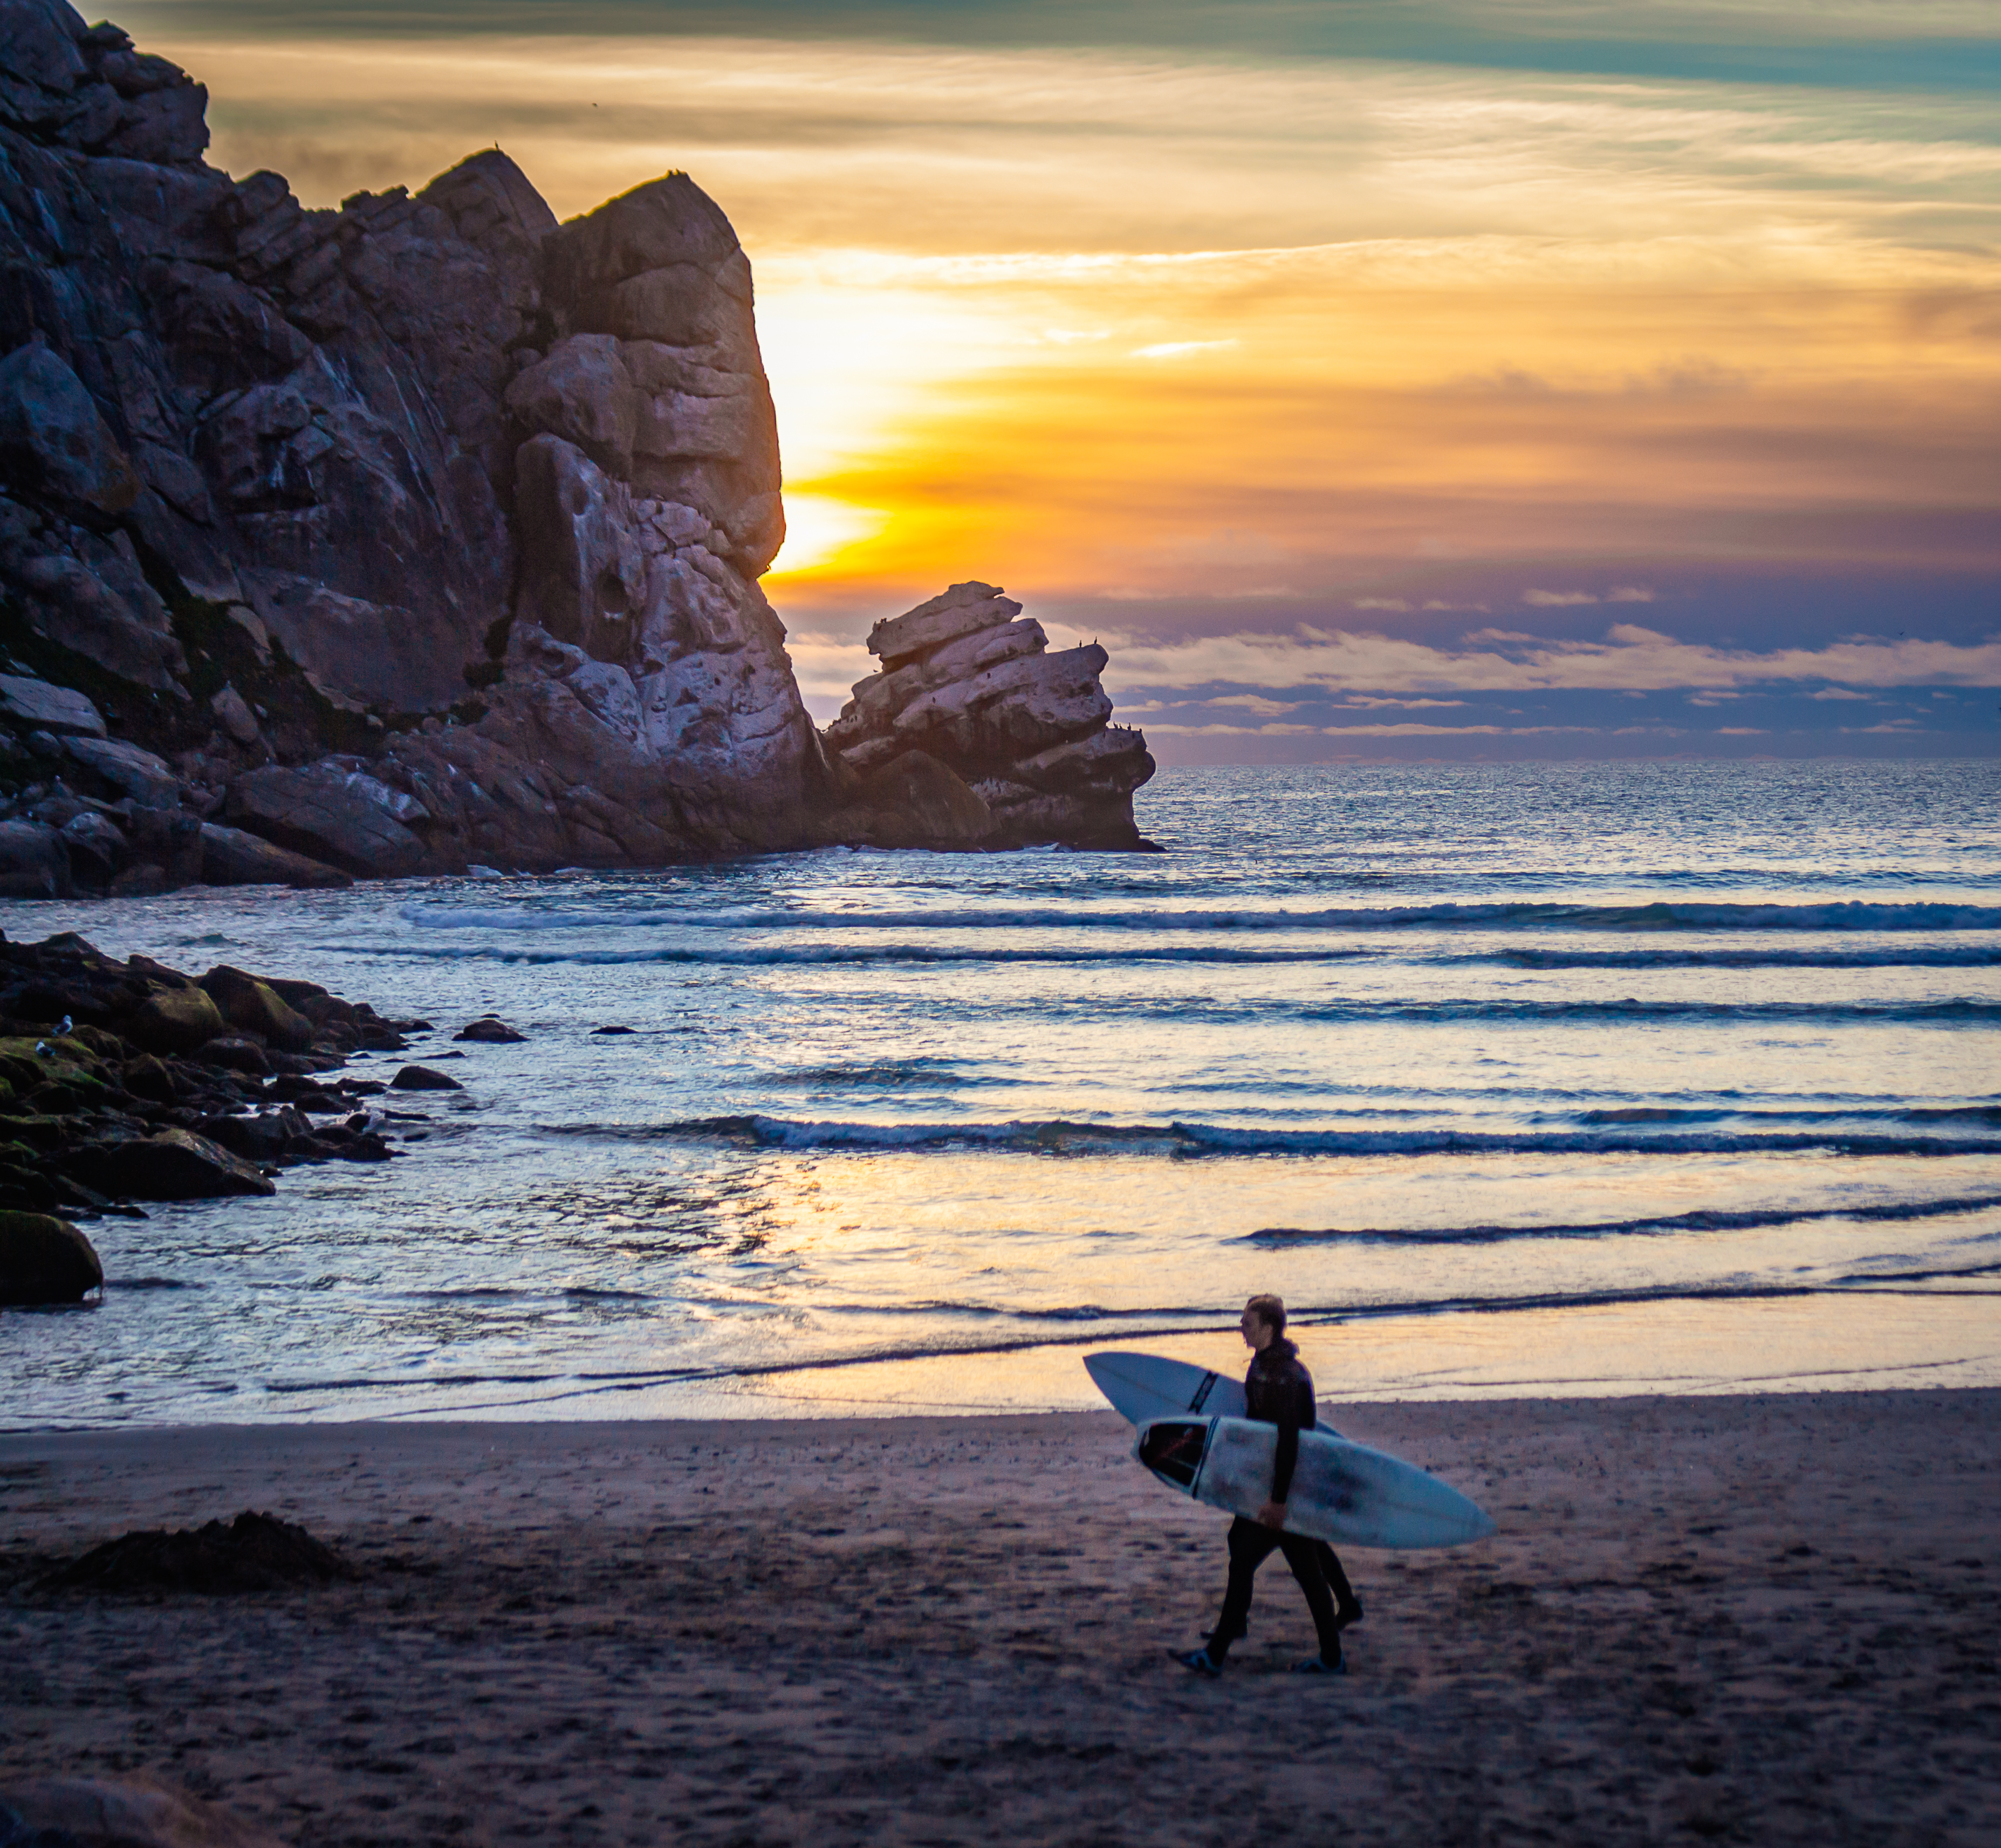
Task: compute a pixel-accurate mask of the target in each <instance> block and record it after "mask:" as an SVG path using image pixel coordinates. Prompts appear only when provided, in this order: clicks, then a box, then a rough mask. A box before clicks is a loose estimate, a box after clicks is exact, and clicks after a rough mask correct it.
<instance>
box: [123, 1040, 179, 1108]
mask: <svg viewBox="0 0 2001 1848" xmlns="http://www.w3.org/2000/svg"><path fill="white" fill-rule="evenodd" d="M118 1082H120V1084H121V1085H123V1086H124V1087H125V1089H127V1090H128V1091H130V1092H131V1093H132V1095H133V1096H134V1097H143V1098H145V1099H148V1101H149V1102H151V1103H175V1102H176V1101H178V1099H179V1096H180V1086H179V1085H177V1084H176V1083H175V1082H174V1075H173V1073H172V1071H171V1070H169V1068H168V1066H167V1065H166V1063H165V1061H164V1060H161V1059H157V1058H154V1056H153V1055H152V1054H151V1053H149V1052H142V1053H141V1054H139V1056H138V1057H137V1058H131V1059H127V1061H125V1064H124V1068H123V1069H122V1070H121V1071H120V1073H119V1075H118Z"/></svg>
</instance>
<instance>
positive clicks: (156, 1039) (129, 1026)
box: [125, 983, 229, 1052]
mask: <svg viewBox="0 0 2001 1848" xmlns="http://www.w3.org/2000/svg"><path fill="white" fill-rule="evenodd" d="M228 1030H229V1023H228V1022H227V1021H226V1020H224V1019H223V1017H222V1010H221V1009H220V1008H218V1006H216V1005H215V1003H214V1002H213V1001H212V1000H211V999H209V997H208V996H207V994H205V993H204V992H203V991H202V990H201V989H200V988H197V987H195V986H194V985H193V983H190V984H189V985H188V986H187V987H186V988H158V989H155V991H154V992H153V993H151V995H148V996H147V998H146V999H145V1001H144V1003H143V1004H142V1005H141V1006H140V1007H138V1008H137V1009H135V1010H134V1012H133V1013H131V1016H128V1017H127V1020H126V1022H125V1037H126V1038H127V1039H128V1040H131V1042H132V1043H133V1044H134V1045H135V1046H140V1047H144V1049H145V1050H146V1051H148V1052H195V1051H199V1050H200V1048H201V1047H204V1046H205V1045H207V1044H208V1042H209V1041H210V1040H217V1039H220V1038H221V1037H222V1036H223V1035H224V1033H227V1032H228Z"/></svg>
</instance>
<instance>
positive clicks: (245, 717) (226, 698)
mask: <svg viewBox="0 0 2001 1848" xmlns="http://www.w3.org/2000/svg"><path fill="white" fill-rule="evenodd" d="M208 709H209V710H210V711H211V712H212V713H214V714H215V722H216V723H217V724H218V725H220V726H221V728H222V729H223V730H224V731H226V732H228V734H229V735H230V736H231V738H235V740H236V742H238V744H239V745H254V744H255V743H256V742H257V740H258V739H259V738H260V737H262V736H263V732H262V731H261V730H260V729H259V726H258V724H257V715H256V714H255V713H254V712H252V710H250V707H249V703H248V702H247V701H245V699H244V697H243V696H242V694H241V693H238V691H237V690H236V689H235V687H234V686H224V688H223V690H221V692H220V693H218V694H216V695H215V696H214V698H213V699H211V700H210V701H209V703H208Z"/></svg>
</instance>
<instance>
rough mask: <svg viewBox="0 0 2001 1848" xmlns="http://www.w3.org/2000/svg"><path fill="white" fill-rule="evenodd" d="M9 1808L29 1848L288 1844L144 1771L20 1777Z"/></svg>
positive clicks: (2, 1792)
mask: <svg viewBox="0 0 2001 1848" xmlns="http://www.w3.org/2000/svg"><path fill="white" fill-rule="evenodd" d="M156 1582H157V1581H156ZM9 1810H11V1811H12V1812H13V1813H14V1815H16V1816H18V1817H19V1818H20V1827H19V1836H18V1838H17V1837H16V1836H7V1837H5V1839H7V1840H9V1841H12V1840H15V1839H19V1841H20V1843H21V1844H22V1848H282V1844H281V1843H280V1839H279V1838H278V1837H277V1836H274V1835H271V1834H270V1833H268V1832H266V1831H265V1830H263V1829H259V1828H257V1827H256V1826H255V1825H253V1824H252V1823H249V1822H245V1820H244V1819H243V1818H242V1817H241V1816H237V1815H231V1813H230V1812H228V1810H225V1809H224V1808H221V1807H220V1806H219V1805H216V1804H213V1803H205V1802H204V1801H202V1800H201V1799H200V1798H198V1797H192V1796H190V1795H189V1794H187V1793H186V1791H179V1790H176V1789H174V1788H172V1787H171V1786H169V1785H168V1784H163V1783H161V1782H159V1781H158V1780H155V1779H154V1778H151V1777H145V1776H143V1775H141V1773H137V1772H131V1771H128V1772H126V1773H123V1774H122V1775H120V1776H119V1777H24V1778H17V1779H15V1780H12V1781H10V1782H9V1783H8V1784H5V1785H4V1786H0V1816H4V1814H5V1812H6V1811H9Z"/></svg>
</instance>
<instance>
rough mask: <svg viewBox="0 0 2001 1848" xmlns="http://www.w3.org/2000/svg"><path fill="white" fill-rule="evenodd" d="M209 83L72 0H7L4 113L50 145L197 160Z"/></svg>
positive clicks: (1, 78)
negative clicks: (94, 22) (69, 1)
mask: <svg viewBox="0 0 2001 1848" xmlns="http://www.w3.org/2000/svg"><path fill="white" fill-rule="evenodd" d="M207 110H208V92H207V90H206V89H204V88H203V87H202V86H201V85H200V84H198V83H197V82H194V81H193V79H192V78H190V77H189V76H188V75H187V73H186V71H183V70H182V69H181V68H180V67H179V65H178V64H172V63H170V62H169V61H168V60H167V59H165V58H164V57H154V56H152V55H151V54H149V53H146V52H141V51H135V50H134V49H133V47H132V41H131V39H130V38H129V37H128V36H127V35H126V34H125V33H124V32H122V31H121V30H120V29H119V28H118V27H117V26H112V25H109V24H105V25H99V26H86V25H85V23H83V17H82V15H81V14H80V13H78V12H77V11H76V9H75V8H74V7H72V6H69V5H66V4H65V3H64V0H0V123H4V124H5V126H6V127H9V128H12V129H16V130H19V132H21V133H22V134H27V135H30V136H32V137H33V138H34V139H35V140H37V141H40V142H42V143H44V144H47V145H50V146H54V147H58V148H73V149H75V151H78V153H82V154H93V155H106V156H109V157H110V158H115V159H119V160H130V161H147V162H154V163H156V164H158V165H172V166H194V165H200V161H201V156H202V151H203V150H204V148H207V146H208V123H207Z"/></svg>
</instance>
